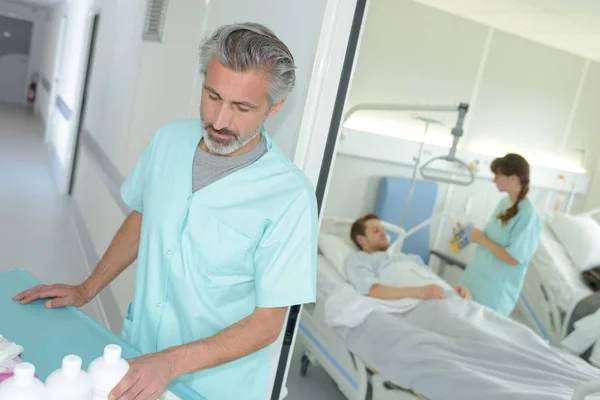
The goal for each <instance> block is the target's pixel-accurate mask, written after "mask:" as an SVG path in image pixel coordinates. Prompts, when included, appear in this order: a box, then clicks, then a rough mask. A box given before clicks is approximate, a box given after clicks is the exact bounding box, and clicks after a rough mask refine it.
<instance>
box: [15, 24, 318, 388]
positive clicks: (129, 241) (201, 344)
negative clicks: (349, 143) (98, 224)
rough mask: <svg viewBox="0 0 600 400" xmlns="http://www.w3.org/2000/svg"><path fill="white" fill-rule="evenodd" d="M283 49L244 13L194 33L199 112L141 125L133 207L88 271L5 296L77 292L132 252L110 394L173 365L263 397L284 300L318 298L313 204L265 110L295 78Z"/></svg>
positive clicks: (69, 300)
mask: <svg viewBox="0 0 600 400" xmlns="http://www.w3.org/2000/svg"><path fill="white" fill-rule="evenodd" d="M294 70H295V65H294V59H293V57H292V54H291V53H290V51H289V50H288V48H287V47H286V46H285V44H284V43H282V42H281V41H280V40H279V39H278V38H277V37H276V36H275V34H274V33H273V32H271V31H270V30H269V29H267V28H265V27H264V26H261V25H258V24H254V23H244V24H234V25H227V26H223V27H221V28H219V29H217V30H216V31H215V32H214V33H213V34H212V35H210V36H209V37H207V38H206V39H205V40H204V41H203V42H202V44H201V46H200V72H201V73H202V74H203V75H204V77H205V80H204V85H203V88H202V99H201V106H200V119H193V120H183V121H175V122H171V123H169V124H166V125H165V126H163V127H162V128H161V129H159V131H158V132H157V133H156V134H155V135H154V137H153V138H152V141H151V143H150V144H149V146H148V147H147V149H146V150H145V151H144V153H143V154H142V156H141V157H140V159H139V160H138V162H137V164H136V166H135V167H134V169H133V171H132V172H131V174H130V175H129V176H128V177H127V179H126V181H125V183H124V184H123V186H122V188H121V194H122V197H123V200H124V202H125V203H126V204H127V205H129V206H130V207H131V208H132V209H133V211H132V212H131V214H130V215H129V216H128V217H127V218H126V220H125V222H124V223H123V225H122V226H121V228H120V229H119V231H118V232H117V234H116V235H115V237H114V239H113V241H112V243H111V244H110V246H109V248H108V250H107V251H106V253H105V254H104V256H103V257H102V259H101V260H100V262H99V263H98V265H97V266H96V268H95V270H94V272H93V273H92V274H91V276H90V277H89V278H88V279H87V280H86V281H85V282H83V283H81V284H80V285H77V286H68V285H50V286H39V287H36V288H33V289H30V290H28V291H25V292H23V293H21V294H20V295H18V296H17V297H16V299H17V300H20V301H21V302H23V303H28V302H30V301H32V300H35V299H38V298H48V299H49V300H48V302H47V306H48V307H52V308H55V307H62V306H66V305H74V306H82V305H83V304H85V303H87V302H89V301H90V300H91V299H92V298H93V297H94V296H96V295H97V294H98V293H99V292H100V291H101V290H102V289H103V288H105V287H106V286H107V285H108V284H109V283H110V282H111V281H112V280H113V279H115V278H116V277H117V276H118V275H119V274H120V273H121V272H122V271H123V270H124V269H125V268H127V267H128V266H129V265H130V264H131V263H132V262H133V261H134V260H135V259H136V258H137V271H136V282H135V293H134V300H133V302H132V304H131V305H130V306H129V310H128V312H127V315H126V316H125V319H124V325H123V330H122V336H123V337H124V338H125V339H126V340H127V341H129V342H130V343H131V344H133V345H134V346H135V347H136V348H138V349H139V350H141V352H142V353H144V355H143V356H141V357H139V358H135V359H130V360H129V363H130V366H131V368H130V370H129V372H128V374H127V375H126V376H125V377H124V378H123V379H122V380H121V382H120V383H119V384H118V385H117V386H116V387H115V388H114V389H113V390H112V392H111V394H110V396H109V399H113V400H116V399H118V400H133V399H135V400H155V399H156V398H158V397H159V396H160V395H161V394H162V393H163V392H164V391H165V390H166V388H167V385H168V384H169V383H170V382H171V381H172V380H174V379H176V378H179V379H180V380H181V381H183V382H185V383H187V384H188V385H190V386H191V387H192V388H193V389H194V390H196V391H197V392H198V393H199V394H201V395H202V396H204V397H206V398H207V399H209V400H212V399H218V400H227V399H236V400H237V399H245V400H254V399H256V400H258V399H260V400H263V399H265V396H266V394H267V384H268V378H269V368H270V362H269V360H270V357H269V356H270V354H269V345H270V344H272V343H273V342H274V341H275V340H276V339H277V338H278V336H279V334H280V332H281V330H282V328H283V325H284V321H285V317H286V313H287V310H288V307H289V306H291V305H295V304H303V303H308V302H313V301H315V297H316V253H317V248H316V244H317V234H318V232H317V230H318V219H317V206H316V199H315V193H314V189H313V187H312V185H311V183H310V182H309V180H308V179H307V178H306V177H305V176H304V175H303V174H302V172H301V171H300V170H299V169H298V168H297V167H296V166H295V165H294V164H293V163H292V162H291V161H290V160H288V159H287V158H286V157H285V156H284V155H283V154H282V153H281V151H280V150H279V149H278V148H277V146H275V144H274V143H272V141H271V139H270V138H269V136H268V135H267V132H266V131H265V129H264V126H263V124H264V122H265V120H266V119H267V118H269V117H271V116H273V115H274V114H275V113H277V112H278V111H279V109H280V108H281V106H282V105H283V103H284V101H285V98H286V96H287V95H288V94H289V93H290V91H291V90H292V88H293V87H294V83H295V72H294Z"/></svg>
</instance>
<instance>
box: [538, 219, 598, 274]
mask: <svg viewBox="0 0 600 400" xmlns="http://www.w3.org/2000/svg"><path fill="white" fill-rule="evenodd" d="M548 226H549V227H550V229H552V232H553V233H554V235H555V236H556V237H557V238H558V240H559V241H560V242H561V244H562V245H563V246H564V247H565V249H566V250H567V253H568V254H569V257H570V258H571V259H572V260H573V262H574V264H575V267H576V268H577V269H578V270H579V271H587V270H588V269H590V268H593V267H597V266H599V265H600V224H598V222H596V220H595V219H593V218H592V217H590V216H588V215H568V214H564V213H557V214H555V215H553V216H552V217H551V218H549V219H548Z"/></svg>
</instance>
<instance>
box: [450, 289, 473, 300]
mask: <svg viewBox="0 0 600 400" xmlns="http://www.w3.org/2000/svg"><path fill="white" fill-rule="evenodd" d="M454 290H456V291H457V292H458V294H459V295H460V297H462V298H463V299H465V300H472V299H473V296H471V292H470V291H469V289H467V288H466V287H465V286H455V287H454Z"/></svg>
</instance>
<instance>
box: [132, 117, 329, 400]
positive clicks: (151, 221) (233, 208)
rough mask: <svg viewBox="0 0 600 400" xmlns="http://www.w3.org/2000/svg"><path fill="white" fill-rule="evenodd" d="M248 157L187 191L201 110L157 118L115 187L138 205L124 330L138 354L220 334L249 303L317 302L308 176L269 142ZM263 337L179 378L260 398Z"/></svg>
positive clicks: (212, 394) (265, 361) (209, 390)
mask: <svg viewBox="0 0 600 400" xmlns="http://www.w3.org/2000/svg"><path fill="white" fill-rule="evenodd" d="M261 133H262V134H263V135H264V136H265V138H266V142H267V152H266V153H265V154H264V155H263V156H262V157H261V158H260V159H258V160H257V161H255V162H254V163H252V164H250V165H248V166H246V167H244V168H242V169H240V170H238V171H235V172H233V173H231V174H230V175H227V176H225V177H223V178H222V179H220V180H218V181H216V182H214V183H211V184H210V185H208V186H206V187H204V188H203V189H201V190H198V191H197V192H195V193H192V164H193V159H194V153H195V151H196V147H197V146H198V144H199V142H200V139H201V138H202V134H203V128H202V125H201V123H200V121H199V120H197V119H193V120H181V121H175V122H172V123H169V124H167V125H165V126H163V127H162V128H161V129H160V130H159V131H158V132H157V133H156V134H155V135H154V137H153V139H152V141H151V143H150V144H149V146H148V147H147V148H146V150H145V151H144V153H143V154H142V156H141V157H140V159H139V160H138V162H137V164H136V165H135V167H134V169H133V171H132V172H131V174H130V175H129V176H128V177H127V179H126V181H125V182H124V184H123V186H122V188H121V196H122V198H123V201H124V202H125V203H126V204H127V205H128V206H129V207H131V208H132V209H134V210H137V211H138V212H140V213H142V214H143V219H142V228H141V236H140V243H139V253H138V258H137V269H136V280H135V293H134V299H133V302H132V304H130V306H129V311H128V313H127V315H126V316H125V319H124V325H123V330H122V336H123V338H124V339H125V340H127V341H128V342H130V343H131V344H133V345H134V346H135V347H137V348H138V349H139V350H140V351H142V352H143V353H151V352H157V351H161V350H164V349H166V348H168V347H172V346H179V345H183V344H186V343H190V342H194V341H197V340H200V339H203V338H206V337H209V336H213V335H215V334H217V333H219V332H220V331H221V330H223V329H224V328H226V327H228V326H230V325H232V324H234V323H236V322H238V321H240V320H241V319H243V318H245V317H247V316H249V315H250V314H252V312H253V311H254V308H255V307H266V308H269V307H284V306H291V305H295V304H303V303H309V302H314V301H315V300H316V255H317V235H318V218H317V203H316V198H315V192H314V190H313V187H312V184H311V183H310V181H309V180H308V179H307V178H306V177H305V176H304V175H303V173H302V172H301V171H300V170H299V169H298V168H297V167H296V166H295V165H294V164H293V163H292V162H291V161H290V160H289V159H287V158H286V157H285V155H283V154H282V152H281V151H280V150H279V149H278V148H277V147H276V146H275V144H274V143H272V141H271V139H270V138H269V137H268V136H267V133H266V131H265V130H264V129H263V130H262V132H261ZM269 368H270V347H267V348H265V349H263V350H260V351H258V352H256V353H254V354H250V355H248V356H246V357H243V358H241V359H238V360H235V361H233V362H230V363H227V364H224V365H221V366H218V367H216V368H212V369H208V370H204V371H200V372H196V373H192V374H188V375H184V376H181V377H180V380H181V381H183V382H185V383H187V384H188V385H189V386H191V387H192V388H193V389H194V390H195V391H197V392H198V393H199V394H201V395H202V396H204V397H206V398H207V399H208V400H212V399H218V400H228V399H232V400H233V399H235V400H238V399H248V400H250V399H252V400H254V399H257V400H258V399H260V400H264V399H265V396H266V392H267V384H268V380H269Z"/></svg>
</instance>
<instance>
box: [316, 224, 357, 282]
mask: <svg viewBox="0 0 600 400" xmlns="http://www.w3.org/2000/svg"><path fill="white" fill-rule="evenodd" d="M319 249H320V250H321V253H323V255H324V256H325V258H327V259H328V260H329V262H331V264H333V266H334V267H335V268H336V269H337V270H338V271H339V272H340V273H341V274H342V276H344V277H345V276H346V260H347V259H348V257H350V256H351V255H352V254H354V253H355V252H356V249H354V248H352V247H351V246H350V245H349V244H348V243H346V242H345V241H344V239H342V238H341V237H339V236H336V235H333V234H330V233H320V234H319Z"/></svg>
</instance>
